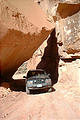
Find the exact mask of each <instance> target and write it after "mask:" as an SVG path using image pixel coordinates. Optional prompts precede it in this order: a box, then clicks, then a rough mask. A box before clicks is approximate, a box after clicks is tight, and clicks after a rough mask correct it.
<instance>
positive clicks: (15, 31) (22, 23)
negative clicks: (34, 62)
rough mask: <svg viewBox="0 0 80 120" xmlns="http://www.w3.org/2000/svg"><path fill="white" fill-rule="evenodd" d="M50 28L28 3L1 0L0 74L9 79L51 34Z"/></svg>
mask: <svg viewBox="0 0 80 120" xmlns="http://www.w3.org/2000/svg"><path fill="white" fill-rule="evenodd" d="M52 28H53V25H52V24H51V23H49V22H48V21H47V17H46V16H45V14H44V13H43V12H42V10H41V8H39V7H38V5H37V4H36V3H33V2H32V1H31V0H27V1H26V0H23V1H22V0H0V71H1V75H2V76H3V77H6V76H7V75H8V76H12V74H13V73H14V72H15V71H16V69H17V68H18V67H19V66H20V65H21V64H22V63H23V62H24V61H26V60H28V59H29V58H30V57H31V56H32V54H33V53H34V51H35V50H36V49H37V48H38V47H39V46H40V45H41V43H42V42H43V41H44V40H45V39H46V38H47V37H48V35H49V34H50V33H51V31H52Z"/></svg>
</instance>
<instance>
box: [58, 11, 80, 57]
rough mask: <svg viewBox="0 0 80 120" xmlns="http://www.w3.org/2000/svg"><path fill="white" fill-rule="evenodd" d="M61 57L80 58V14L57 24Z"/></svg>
mask: <svg viewBox="0 0 80 120" xmlns="http://www.w3.org/2000/svg"><path fill="white" fill-rule="evenodd" d="M56 31H57V32H56V35H57V38H58V41H57V42H58V44H59V55H60V56H62V57H64V58H67V57H71V56H72V57H74V56H76V57H78V58H80V12H78V13H76V14H74V15H72V16H71V17H67V18H65V19H62V20H60V21H58V22H56Z"/></svg>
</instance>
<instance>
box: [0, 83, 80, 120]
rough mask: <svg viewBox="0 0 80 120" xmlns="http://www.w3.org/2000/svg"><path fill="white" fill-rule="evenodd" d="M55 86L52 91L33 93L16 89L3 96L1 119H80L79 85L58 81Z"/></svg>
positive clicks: (0, 104)
mask: <svg viewBox="0 0 80 120" xmlns="http://www.w3.org/2000/svg"><path fill="white" fill-rule="evenodd" d="M54 88H55V90H53V92H51V93H47V92H46V93H45V92H43V93H41V92H38V93H32V94H31V95H27V94H26V92H25V90H22V91H20V90H18V91H17V90H15V91H12V92H10V93H9V94H7V96H4V97H1V98H0V120H80V92H79V90H78V87H77V86H76V88H75V87H69V86H68V87H63V84H59V83H57V84H56V85H55V86H54ZM68 88H69V89H68ZM74 89H75V90H76V91H74Z"/></svg>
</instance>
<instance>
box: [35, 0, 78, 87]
mask: <svg viewBox="0 0 80 120" xmlns="http://www.w3.org/2000/svg"><path fill="white" fill-rule="evenodd" d="M36 2H38V4H39V5H40V6H41V8H42V9H43V10H44V11H45V13H46V14H47V15H48V18H49V19H48V20H49V21H50V22H52V21H54V22H55V24H56V25H55V28H56V37H57V46H58V54H59V56H60V62H59V71H58V74H59V77H58V80H59V82H63V83H65V82H68V83H69V84H70V85H71V84H72V85H76V86H78V85H80V0H78V1H77V0H47V1H46V0H38V1H36ZM53 38H54V37H53ZM53 38H52V39H53ZM53 41H54V39H53ZM53 54H54V52H53ZM58 54H57V55H58ZM54 55H55V54H54ZM57 57H58V56H57ZM56 60H57V59H56ZM74 60H75V61H74ZM52 61H53V58H52ZM48 64H49V63H48ZM48 64H47V65H48ZM54 76H55V75H54Z"/></svg>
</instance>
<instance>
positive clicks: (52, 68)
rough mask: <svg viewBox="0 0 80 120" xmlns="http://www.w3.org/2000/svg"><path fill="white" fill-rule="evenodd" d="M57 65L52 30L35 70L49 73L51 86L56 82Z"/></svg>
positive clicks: (53, 32)
mask: <svg viewBox="0 0 80 120" xmlns="http://www.w3.org/2000/svg"><path fill="white" fill-rule="evenodd" d="M58 63H59V55H58V47H57V38H56V36H55V29H54V30H53V31H52V33H51V35H50V37H49V39H48V41H47V47H46V48H45V50H44V55H43V57H42V58H41V61H40V63H39V64H38V65H37V68H36V69H43V70H45V71H46V72H47V73H50V75H51V76H50V77H51V79H52V84H55V83H57V81H58Z"/></svg>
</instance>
